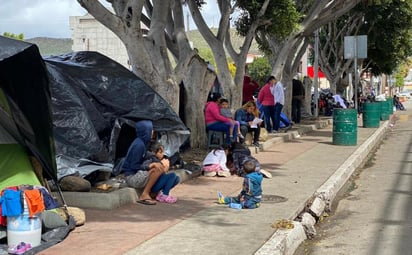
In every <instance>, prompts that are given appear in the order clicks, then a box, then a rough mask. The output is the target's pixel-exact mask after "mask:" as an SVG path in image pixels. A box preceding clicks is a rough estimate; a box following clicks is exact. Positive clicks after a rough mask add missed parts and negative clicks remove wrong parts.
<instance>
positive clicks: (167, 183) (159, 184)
mask: <svg viewBox="0 0 412 255" xmlns="http://www.w3.org/2000/svg"><path fill="white" fill-rule="evenodd" d="M163 153H164V147H163V145H162V144H160V143H154V144H153V145H152V146H151V147H150V151H148V152H147V153H146V156H145V160H144V161H143V163H142V168H143V169H146V170H148V171H149V170H150V169H151V168H153V167H156V164H154V163H161V164H162V165H163V166H164V173H163V174H162V175H160V177H159V179H157V181H156V183H155V184H154V185H153V187H152V190H151V191H152V192H153V193H157V196H156V200H157V201H159V202H162V203H169V204H172V203H176V201H177V198H175V197H172V196H171V195H170V190H171V189H172V188H174V187H175V186H176V185H177V184H178V183H179V182H180V178H179V176H177V175H176V173H174V172H169V160H168V159H166V158H164V154H163Z"/></svg>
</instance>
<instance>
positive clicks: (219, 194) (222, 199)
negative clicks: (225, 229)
mask: <svg viewBox="0 0 412 255" xmlns="http://www.w3.org/2000/svg"><path fill="white" fill-rule="evenodd" d="M217 202H218V203H219V204H226V203H225V197H224V196H223V194H222V192H220V191H218V192H217Z"/></svg>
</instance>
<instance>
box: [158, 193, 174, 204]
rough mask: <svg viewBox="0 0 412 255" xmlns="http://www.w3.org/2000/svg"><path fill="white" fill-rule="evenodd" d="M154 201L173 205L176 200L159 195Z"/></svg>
mask: <svg viewBox="0 0 412 255" xmlns="http://www.w3.org/2000/svg"><path fill="white" fill-rule="evenodd" d="M156 200H157V201H159V202H161V203H168V204H174V203H176V201H177V198H175V197H172V196H170V195H168V196H167V195H164V194H163V193H159V194H158V195H157V196H156Z"/></svg>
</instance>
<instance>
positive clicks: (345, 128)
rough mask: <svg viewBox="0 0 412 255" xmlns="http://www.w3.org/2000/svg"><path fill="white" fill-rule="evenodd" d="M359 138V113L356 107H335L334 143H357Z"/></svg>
mask: <svg viewBox="0 0 412 255" xmlns="http://www.w3.org/2000/svg"><path fill="white" fill-rule="evenodd" d="M357 140H358V114H357V111H356V109H342V108H335V109H333V141H332V143H333V144H334V145H356V144H357Z"/></svg>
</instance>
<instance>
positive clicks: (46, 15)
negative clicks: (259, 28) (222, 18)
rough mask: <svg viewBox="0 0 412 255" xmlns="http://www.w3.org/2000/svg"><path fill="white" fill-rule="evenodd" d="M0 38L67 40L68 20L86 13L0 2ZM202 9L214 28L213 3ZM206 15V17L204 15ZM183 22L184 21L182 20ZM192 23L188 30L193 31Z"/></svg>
mask: <svg viewBox="0 0 412 255" xmlns="http://www.w3.org/2000/svg"><path fill="white" fill-rule="evenodd" d="M0 2H1V4H0V35H3V33H4V32H9V33H13V34H20V33H23V34H24V38H25V39H30V38H33V37H52V38H71V30H70V28H69V16H83V15H84V14H86V11H85V10H84V9H83V8H82V7H80V5H79V4H78V2H77V1H76V0H0ZM104 2H106V1H104ZM208 2H211V3H213V4H210V3H209V4H208V6H204V8H203V9H202V12H203V13H204V14H206V16H205V18H206V20H208V24H209V26H215V27H216V26H217V25H218V18H219V16H217V14H216V13H218V10H217V9H216V5H215V3H216V1H213V0H210V1H208ZM208 14H209V15H208ZM185 18H186V17H185ZM194 27H195V26H194V25H193V23H191V25H190V29H194Z"/></svg>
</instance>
